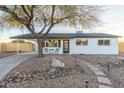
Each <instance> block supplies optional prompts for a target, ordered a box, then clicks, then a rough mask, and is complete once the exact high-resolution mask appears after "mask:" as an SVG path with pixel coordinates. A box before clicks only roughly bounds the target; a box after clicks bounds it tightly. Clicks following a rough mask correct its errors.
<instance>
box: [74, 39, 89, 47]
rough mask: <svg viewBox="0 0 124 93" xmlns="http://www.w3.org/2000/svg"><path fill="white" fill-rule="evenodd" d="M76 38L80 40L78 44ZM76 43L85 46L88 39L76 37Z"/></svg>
mask: <svg viewBox="0 0 124 93" xmlns="http://www.w3.org/2000/svg"><path fill="white" fill-rule="evenodd" d="M78 40H79V41H80V44H78V43H77V41H78ZM85 43H86V44H85ZM76 45H77V46H87V45H88V39H76Z"/></svg>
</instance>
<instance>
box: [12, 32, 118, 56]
mask: <svg viewBox="0 0 124 93" xmlns="http://www.w3.org/2000/svg"><path fill="white" fill-rule="evenodd" d="M42 37H43V34H41V38H42ZM118 37H119V36H115V35H111V34H105V33H79V32H77V33H49V34H48V36H47V40H46V41H45V45H44V48H43V52H44V54H64V53H67V54H118ZM11 38H18V39H31V40H36V38H35V37H33V36H32V35H31V34H25V35H19V36H15V37H11ZM36 46H37V45H36Z"/></svg>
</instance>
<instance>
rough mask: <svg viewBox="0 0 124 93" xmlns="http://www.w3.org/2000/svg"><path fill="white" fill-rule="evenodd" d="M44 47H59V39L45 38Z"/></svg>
mask: <svg viewBox="0 0 124 93" xmlns="http://www.w3.org/2000/svg"><path fill="white" fill-rule="evenodd" d="M46 47H61V40H46Z"/></svg>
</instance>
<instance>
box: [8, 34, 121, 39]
mask: <svg viewBox="0 0 124 93" xmlns="http://www.w3.org/2000/svg"><path fill="white" fill-rule="evenodd" d="M43 36H44V34H41V35H40V37H41V38H43ZM118 37H119V36H116V35H111V34H105V33H49V34H48V35H47V38H118ZM10 38H18V39H35V38H36V37H34V36H33V35H32V34H24V35H18V36H14V37H10Z"/></svg>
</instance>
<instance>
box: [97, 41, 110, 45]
mask: <svg viewBox="0 0 124 93" xmlns="http://www.w3.org/2000/svg"><path fill="white" fill-rule="evenodd" d="M98 45H110V40H98Z"/></svg>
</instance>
